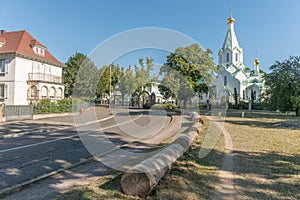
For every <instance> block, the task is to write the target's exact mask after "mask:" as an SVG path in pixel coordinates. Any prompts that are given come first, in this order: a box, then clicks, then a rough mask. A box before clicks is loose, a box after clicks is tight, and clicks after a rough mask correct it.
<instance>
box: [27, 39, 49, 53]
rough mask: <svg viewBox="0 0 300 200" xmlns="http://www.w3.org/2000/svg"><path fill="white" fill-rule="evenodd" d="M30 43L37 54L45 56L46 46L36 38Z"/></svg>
mask: <svg viewBox="0 0 300 200" xmlns="http://www.w3.org/2000/svg"><path fill="white" fill-rule="evenodd" d="M30 45H31V47H32V50H33V52H34V53H35V54H37V55H39V56H45V48H46V47H44V46H43V45H41V44H40V43H39V42H37V41H36V40H31V42H30Z"/></svg>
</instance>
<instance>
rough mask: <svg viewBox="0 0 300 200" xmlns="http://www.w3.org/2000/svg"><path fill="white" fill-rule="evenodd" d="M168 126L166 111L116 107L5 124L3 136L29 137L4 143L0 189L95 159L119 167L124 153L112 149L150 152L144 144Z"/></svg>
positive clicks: (0, 148) (0, 141)
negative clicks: (121, 148) (17, 135)
mask: <svg viewBox="0 0 300 200" xmlns="http://www.w3.org/2000/svg"><path fill="white" fill-rule="evenodd" d="M169 122H170V118H169V117H167V116H166V115H165V113H149V112H147V111H143V110H130V112H128V110H122V109H114V110H113V115H112V113H110V112H109V111H108V110H105V109H100V110H96V111H94V110H92V111H87V112H85V113H84V114H83V115H77V116H75V117H73V116H66V117H58V118H49V119H43V120H35V121H24V122H16V123H8V124H4V125H3V126H1V129H0V134H2V135H5V134H9V133H11V132H16V133H22V131H23V132H24V131H27V132H29V134H26V135H21V136H20V137H16V138H2V139H0V191H1V190H2V191H3V190H4V189H6V188H9V187H11V186H14V185H17V184H21V183H24V182H26V181H28V180H32V179H33V178H36V177H39V176H42V175H44V174H48V173H51V172H53V171H56V170H59V169H63V168H66V167H68V166H71V165H73V164H75V163H79V162H81V161H83V160H85V159H89V158H91V157H94V156H97V157H98V158H101V156H102V155H106V156H104V157H105V159H106V160H104V164H106V165H108V166H109V165H111V164H112V165H115V164H116V163H117V164H118V165H121V164H122V162H124V159H123V160H122V162H118V161H117V159H116V158H117V157H118V155H120V149H118V150H117V151H114V149H116V148H118V147H120V146H122V145H125V147H124V148H127V149H128V148H131V149H133V151H136V150H141V149H143V148H147V147H148V145H145V144H143V145H141V144H142V143H141V141H142V140H143V139H145V138H149V137H153V136H155V134H158V133H159V131H161V130H162V128H163V127H165V126H166V125H168V123H169ZM36 130H42V131H40V132H38V133H37V132H36ZM44 130H45V131H44ZM30 132H32V133H31V134H30ZM128 144H130V145H128ZM149 147H151V145H149ZM116 152H117V153H116ZM107 155H109V156H107ZM129 156H130V155H129ZM100 160H101V159H100ZM109 167H114V166H109Z"/></svg>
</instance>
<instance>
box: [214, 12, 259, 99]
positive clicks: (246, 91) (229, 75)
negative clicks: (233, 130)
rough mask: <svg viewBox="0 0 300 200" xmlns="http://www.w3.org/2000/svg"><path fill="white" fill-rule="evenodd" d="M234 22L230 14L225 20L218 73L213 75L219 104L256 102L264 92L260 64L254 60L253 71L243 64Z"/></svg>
mask: <svg viewBox="0 0 300 200" xmlns="http://www.w3.org/2000/svg"><path fill="white" fill-rule="evenodd" d="M234 22H235V20H234V19H233V18H232V14H230V17H229V18H228V19H227V24H228V31H227V34H226V37H225V40H224V43H223V45H222V48H221V49H220V51H219V54H218V66H219V68H220V71H219V72H218V73H217V74H216V75H215V81H214V86H215V95H216V99H217V100H218V101H219V103H221V102H223V103H224V102H225V101H226V102H227V103H236V100H237V101H238V102H239V101H241V100H243V101H245V102H248V101H249V100H254V101H256V102H258V101H259V99H260V95H261V94H262V93H263V91H264V79H263V73H260V71H259V63H260V62H259V60H258V58H256V59H255V61H254V70H250V69H249V68H246V67H245V65H244V64H243V58H244V52H243V49H242V48H241V47H240V46H239V43H238V39H237V37H236V34H235V31H234ZM238 102H237V103H238Z"/></svg>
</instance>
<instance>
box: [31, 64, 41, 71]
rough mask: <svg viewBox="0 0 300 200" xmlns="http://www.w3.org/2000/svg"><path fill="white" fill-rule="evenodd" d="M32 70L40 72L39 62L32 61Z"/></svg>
mask: <svg viewBox="0 0 300 200" xmlns="http://www.w3.org/2000/svg"><path fill="white" fill-rule="evenodd" d="M32 71H33V72H40V65H39V63H33V69H32Z"/></svg>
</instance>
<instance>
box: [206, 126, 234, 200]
mask: <svg viewBox="0 0 300 200" xmlns="http://www.w3.org/2000/svg"><path fill="white" fill-rule="evenodd" d="M212 123H216V125H217V126H218V127H219V128H220V129H221V130H222V131H223V134H224V137H225V152H224V157H223V164H222V166H221V168H220V170H219V182H218V183H217V184H216V188H215V189H216V194H215V195H216V197H215V199H236V196H235V195H236V191H235V187H234V174H233V169H234V163H233V145H232V139H231V135H230V133H229V132H228V131H227V130H226V129H225V127H224V122H219V121H212Z"/></svg>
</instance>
